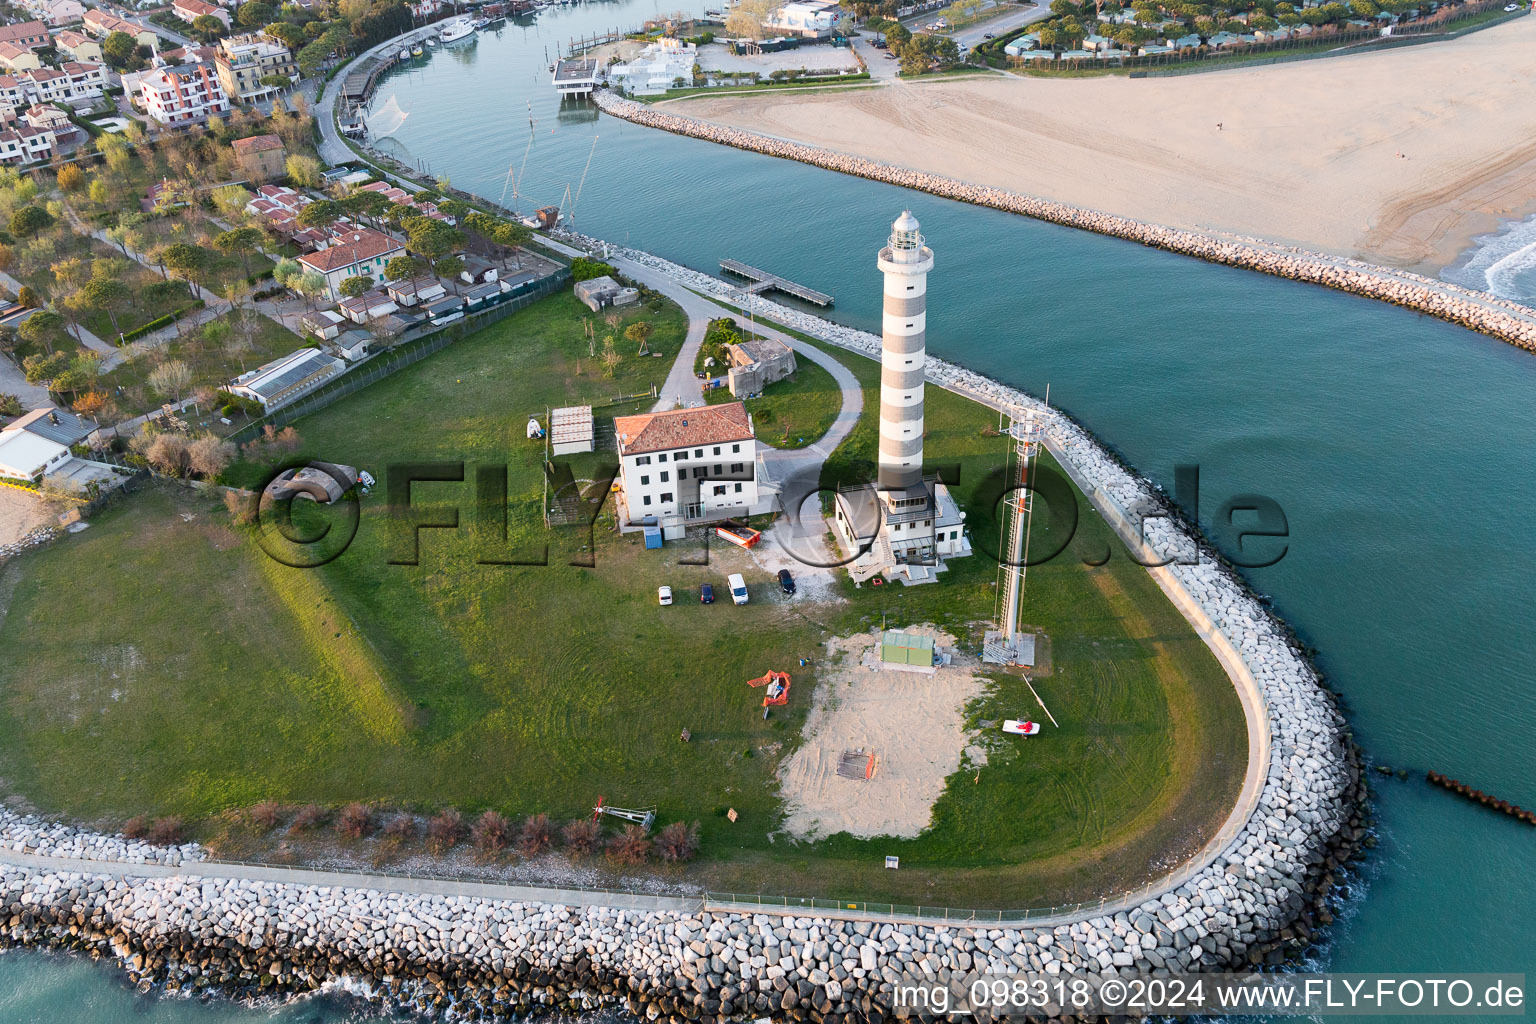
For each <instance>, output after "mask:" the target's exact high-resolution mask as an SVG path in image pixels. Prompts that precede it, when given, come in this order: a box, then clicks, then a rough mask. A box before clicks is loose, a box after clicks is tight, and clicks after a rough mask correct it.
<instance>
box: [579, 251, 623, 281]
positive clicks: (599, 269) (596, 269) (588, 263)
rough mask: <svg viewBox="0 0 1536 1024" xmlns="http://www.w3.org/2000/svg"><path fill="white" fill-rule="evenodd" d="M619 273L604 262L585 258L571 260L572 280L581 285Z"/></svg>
mask: <svg viewBox="0 0 1536 1024" xmlns="http://www.w3.org/2000/svg"><path fill="white" fill-rule="evenodd" d="M617 273H618V271H617V270H615V269H613V267H612V266H610V265H609V264H607V263H604V262H603V261H602V260H592V259H588V258H587V257H585V256H577V257H576V258H575V259H573V260H571V280H573V281H575V282H577V283H580V282H582V281H590V280H592V279H593V278H594V277H602V276H604V275H605V274H606V275H608V276H610V277H611V276H612V275H614V274H617Z"/></svg>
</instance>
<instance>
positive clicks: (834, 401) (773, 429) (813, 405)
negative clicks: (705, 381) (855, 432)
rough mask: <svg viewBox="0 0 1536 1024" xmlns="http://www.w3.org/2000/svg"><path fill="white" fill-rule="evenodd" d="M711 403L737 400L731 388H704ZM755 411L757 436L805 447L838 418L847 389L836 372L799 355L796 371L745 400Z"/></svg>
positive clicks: (784, 445) (775, 443)
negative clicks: (845, 389) (842, 385)
mask: <svg viewBox="0 0 1536 1024" xmlns="http://www.w3.org/2000/svg"><path fill="white" fill-rule="evenodd" d="M704 400H705V401H706V402H708V403H709V404H710V405H720V404H721V403H723V402H734V401H735V400H736V399H735V397H733V396H732V395H731V392H730V389H729V388H723V387H722V388H715V389H713V390H710V391H706V392H704ZM743 404H744V405H745V406H746V407H747V412H749V413H751V414H752V425H753V427H754V428H755V429H756V430H757V436H758V437H759V438H761V439H762V440H763V441H765V442H767V443H768V444H771V445H773V446H774V447H775V448H804V447H806V446H807V445H810V444H814V443H815V442H816V439H817V438H819V437H821V435H822V434H825V433H826V432H827V430H828V428H830V427H831V426H832V421H833V420H835V419H837V414H838V412H840V411H841V410H842V407H843V393H842V391H841V390H839V389H838V386H837V381H835V380H833V379H832V375H831V374H830V373H828V372H827V371H826V370H824V369H822V368H821V367H820V366H818V365H817V364H815V363H813V362H811V361H810V360H809V359H797V360H796V361H795V372H794V373H792V374H790V375H789V376H788V377H785V378H784V379H783V380H780V381H775V382H774V383H772V384H769V385H768V386H767V387H766V388H764V389H763V393H762V395H761V396H760V397H758V398H749V399H747V400H746V401H745V402H744V403H743Z"/></svg>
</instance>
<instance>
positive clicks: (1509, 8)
mask: <svg viewBox="0 0 1536 1024" xmlns="http://www.w3.org/2000/svg"><path fill="white" fill-rule="evenodd" d="M1504 9H1505V10H1506V11H1518V10H1519V9H1520V5H1519V4H1505V5H1504Z"/></svg>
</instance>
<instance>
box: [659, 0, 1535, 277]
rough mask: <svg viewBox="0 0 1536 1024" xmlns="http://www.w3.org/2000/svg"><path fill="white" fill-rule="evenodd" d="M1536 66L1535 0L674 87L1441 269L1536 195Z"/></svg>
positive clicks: (1086, 191)
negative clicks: (1308, 34) (1280, 48)
mask: <svg viewBox="0 0 1536 1024" xmlns="http://www.w3.org/2000/svg"><path fill="white" fill-rule="evenodd" d="M1533 79H1536V17H1531V16H1528V17H1524V18H1518V19H1515V20H1514V21H1512V22H1507V23H1505V24H1502V25H1498V26H1495V27H1493V28H1490V29H1486V30H1484V31H1481V32H1475V33H1472V34H1470V35H1468V36H1465V37H1463V38H1461V39H1458V40H1453V41H1449V42H1442V43H1431V44H1426V45H1422V46H1412V47H1405V48H1401V49H1396V50H1388V51H1383V52H1378V53H1363V54H1359V55H1355V56H1349V57H1335V58H1329V59H1321V60H1310V61H1298V62H1294V63H1290V64H1281V65H1274V66H1269V67H1263V68H1257V69H1254V70H1246V71H1244V70H1234V71H1221V72H1211V73H1206V74H1197V75H1188V76H1184V77H1177V78H1148V79H1136V80H1132V79H1129V78H1125V77H1119V76H1117V77H1108V78H1093V79H1062V80H1055V79H1040V78H1025V77H1018V76H1012V75H989V76H981V75H977V76H974V77H965V78H957V79H950V80H947V81H946V80H939V81H929V82H921V81H919V82H913V83H906V82H896V83H893V84H891V85H888V86H885V87H882V88H874V89H870V88H863V89H855V90H845V91H821V92H814V93H795V92H790V91H786V92H780V93H767V94H764V93H756V94H738V95H735V96H712V97H711V96H704V97H701V98H698V99H687V100H674V101H670V102H668V103H664V104H659V105H658V106H659V108H660V109H670V110H674V111H676V112H677V113H684V114H687V115H689V116H691V117H696V118H701V119H704V120H709V121H714V122H717V123H720V124H725V125H730V126H733V127H738V128H744V129H750V130H753V131H758V132H762V133H765V134H769V135H774V136H778V137H781V138H786V139H793V140H796V141H799V142H805V143H809V144H812V145H817V146H822V147H825V148H828V149H832V150H837V151H840V152H844V153H851V154H856V155H858V156H863V157H867V158H870V159H874V160H880V161H885V162H889V163H895V164H900V165H904V166H907V167H912V168H916V169H919V170H923V171H929V172H933V173H937V174H945V175H949V176H951V177H954V178H959V179H962V180H965V181H970V182H974V183H977V184H982V185H993V186H997V187H1001V188H1006V189H1009V190H1012V191H1015V192H1021V193H1026V194H1029V195H1033V196H1038V197H1041V198H1045V199H1051V200H1055V201H1058V202H1064V203H1071V204H1074V205H1078V206H1083V207H1088V208H1091V209H1095V210H1099V211H1102V212H1106V213H1115V214H1121V215H1124V216H1129V217H1135V218H1138V219H1141V220H1147V221H1152V222H1156V223H1161V224H1167V225H1172V226H1174V227H1180V228H1192V229H1197V230H1202V231H1212V232H1229V233H1234V234H1240V235H1255V236H1259V237H1262V238H1266V239H1272V240H1274V241H1279V242H1286V243H1292V244H1297V245H1302V246H1306V247H1309V248H1314V249H1321V250H1324V251H1328V252H1332V253H1337V254H1341V255H1349V256H1359V257H1361V258H1364V259H1368V260H1370V261H1372V262H1376V263H1381V264H1385V265H1388V266H1395V267H1403V268H1408V269H1414V270H1418V271H1422V272H1428V273H1434V272H1436V271H1438V270H1439V269H1440V268H1441V267H1443V266H1446V265H1448V264H1450V263H1451V262H1453V261H1454V260H1455V259H1456V257H1457V255H1458V254H1459V253H1460V252H1461V251H1462V250H1463V249H1465V248H1466V247H1467V245H1468V244H1469V243H1470V241H1471V239H1472V238H1473V236H1475V235H1480V234H1483V233H1486V232H1488V231H1491V230H1493V229H1494V228H1496V227H1497V226H1498V225H1499V223H1500V222H1501V221H1503V220H1505V219H1507V218H1510V217H1522V216H1528V215H1530V214H1532V213H1536V104H1533V103H1531V102H1530V83H1531V81H1532V80H1533ZM1218 124H1219V125H1220V126H1221V127H1220V128H1219V129H1218V127H1217V126H1218Z"/></svg>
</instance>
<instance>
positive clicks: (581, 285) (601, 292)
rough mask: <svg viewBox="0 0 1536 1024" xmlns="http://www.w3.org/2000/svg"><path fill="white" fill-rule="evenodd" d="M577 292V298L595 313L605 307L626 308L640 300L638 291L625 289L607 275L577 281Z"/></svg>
mask: <svg viewBox="0 0 1536 1024" xmlns="http://www.w3.org/2000/svg"><path fill="white" fill-rule="evenodd" d="M575 292H576V297H577V298H578V299H580V300H581V301H582V302H583V303H584V304H585V305H586V307H587V308H588V309H590V310H592V312H594V313H596V312H597V311H598V310H600V309H602V308H603V307H604V306H624V305H628V304H629V303H631V302H635V301H638V300H639V298H640V293H639V292H638V291H637V290H635V289H634V288H626V287H624V286H623V285H621V284H619V282H617V281H615V280H614V279H613V278H611V277H609V276H608V275H607V274H604V275H603V276H602V277H594V278H591V279H589V280H586V281H577V282H576V286H575Z"/></svg>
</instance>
